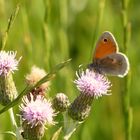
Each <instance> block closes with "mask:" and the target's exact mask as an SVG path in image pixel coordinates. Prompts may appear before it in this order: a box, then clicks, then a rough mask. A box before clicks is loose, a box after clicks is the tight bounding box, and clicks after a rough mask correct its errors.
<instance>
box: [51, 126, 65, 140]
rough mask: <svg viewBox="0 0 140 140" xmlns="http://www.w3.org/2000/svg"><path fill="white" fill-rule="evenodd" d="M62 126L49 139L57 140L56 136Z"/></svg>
mask: <svg viewBox="0 0 140 140" xmlns="http://www.w3.org/2000/svg"><path fill="white" fill-rule="evenodd" d="M61 130H62V127H60V128H59V129H58V130H57V131H56V132H55V133H54V134H53V136H52V138H51V140H58V137H59V135H60V133H61Z"/></svg>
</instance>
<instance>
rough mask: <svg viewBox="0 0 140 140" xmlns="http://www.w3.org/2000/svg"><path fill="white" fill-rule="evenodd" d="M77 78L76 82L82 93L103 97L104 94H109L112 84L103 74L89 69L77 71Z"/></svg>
mask: <svg viewBox="0 0 140 140" xmlns="http://www.w3.org/2000/svg"><path fill="white" fill-rule="evenodd" d="M76 75H77V78H78V79H77V80H75V81H74V83H75V84H76V85H77V88H78V89H79V91H80V92H81V93H84V94H87V95H90V96H91V97H93V96H94V97H95V98H98V97H101V96H102V95H108V93H107V92H108V91H109V88H110V86H111V83H110V81H109V80H108V79H107V77H105V76H104V75H102V74H99V73H96V72H94V71H91V70H89V69H86V71H81V73H79V74H78V73H76Z"/></svg>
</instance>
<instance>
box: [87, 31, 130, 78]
mask: <svg viewBox="0 0 140 140" xmlns="http://www.w3.org/2000/svg"><path fill="white" fill-rule="evenodd" d="M89 68H90V69H93V70H95V71H97V72H99V73H103V74H109V75H114V76H119V77H124V76H125V75H126V74H127V73H128V70H129V61H128V58H127V56H126V55H125V54H123V53H120V52H119V49H118V45H117V42H116V40H115V38H114V36H113V35H112V34H111V33H110V32H108V31H106V32H104V33H103V34H102V35H101V37H100V38H99V40H98V42H97V44H96V48H95V52H94V54H93V62H92V64H90V65H89Z"/></svg>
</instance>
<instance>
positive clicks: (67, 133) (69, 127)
mask: <svg viewBox="0 0 140 140" xmlns="http://www.w3.org/2000/svg"><path fill="white" fill-rule="evenodd" d="M63 117H64V140H69V138H70V137H71V135H72V134H73V133H74V132H75V130H76V128H77V126H78V124H79V122H78V121H73V120H72V119H71V118H70V117H69V116H68V114H67V112H66V113H65V114H64V115H63Z"/></svg>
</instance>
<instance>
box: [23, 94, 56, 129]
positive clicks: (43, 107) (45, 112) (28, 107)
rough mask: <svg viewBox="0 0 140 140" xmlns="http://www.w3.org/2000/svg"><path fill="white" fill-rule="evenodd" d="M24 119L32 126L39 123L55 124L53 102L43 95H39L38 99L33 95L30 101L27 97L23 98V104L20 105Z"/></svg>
mask: <svg viewBox="0 0 140 140" xmlns="http://www.w3.org/2000/svg"><path fill="white" fill-rule="evenodd" d="M20 108H21V112H22V114H21V116H22V120H23V121H26V122H27V123H28V124H30V125H31V128H32V127H36V126H37V125H43V126H44V125H45V124H46V123H47V124H48V125H50V124H54V121H53V117H54V116H55V113H54V110H53V108H52V104H51V102H50V101H47V100H46V99H45V98H43V97H42V96H40V95H38V96H37V98H36V100H34V99H33V96H32V95H31V100H30V101H29V100H28V98H27V97H25V98H24V99H23V104H21V106H20Z"/></svg>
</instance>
